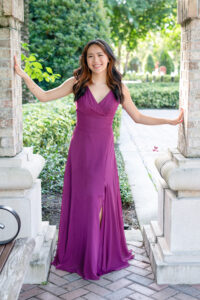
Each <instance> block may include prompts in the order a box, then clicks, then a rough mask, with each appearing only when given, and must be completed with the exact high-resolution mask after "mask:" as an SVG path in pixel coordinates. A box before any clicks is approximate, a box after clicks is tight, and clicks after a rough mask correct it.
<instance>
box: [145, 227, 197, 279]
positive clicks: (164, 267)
mask: <svg viewBox="0 0 200 300" xmlns="http://www.w3.org/2000/svg"><path fill="white" fill-rule="evenodd" d="M142 234H143V238H144V245H145V248H146V250H147V253H148V256H149V259H150V263H151V267H152V270H153V273H154V275H155V280H156V283H157V284H200V253H197V254H196V256H193V254H188V255H186V254H184V253H183V254H182V257H179V256H178V255H174V253H172V252H170V251H169V249H168V247H167V245H166V243H165V240H164V238H163V237H158V238H157V239H156V237H155V235H154V231H153V229H152V225H144V227H143V231H142ZM155 240H157V243H156V242H155ZM177 258H179V259H178V260H177Z"/></svg>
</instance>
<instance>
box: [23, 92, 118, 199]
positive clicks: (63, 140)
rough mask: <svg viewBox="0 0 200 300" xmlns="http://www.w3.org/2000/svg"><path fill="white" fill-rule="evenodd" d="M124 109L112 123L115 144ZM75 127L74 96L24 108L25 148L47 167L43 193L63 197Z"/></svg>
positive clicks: (44, 174)
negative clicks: (65, 172)
mask: <svg viewBox="0 0 200 300" xmlns="http://www.w3.org/2000/svg"><path fill="white" fill-rule="evenodd" d="M121 110H122V108H121V105H119V106H118V109H117V112H116V114H115V117H114V120H113V132H114V141H115V142H116V141H117V139H118V137H119V126H120V119H121V118H120V116H121ZM75 126H76V105H75V103H74V100H73V96H72V95H70V96H68V97H66V98H63V99H62V100H56V101H52V102H51V101H50V102H47V103H41V102H39V103H34V104H24V105H23V142H24V147H30V146H33V152H34V153H39V154H41V155H42V156H43V157H44V158H45V160H46V164H45V167H44V168H43V170H42V172H41V173H40V176H39V178H41V180H42V193H43V194H47V193H61V192H62V187H63V178H64V170H65V164H66V161H67V155H68V150H69V145H70V141H71V137H72V133H73V130H74V128H75Z"/></svg>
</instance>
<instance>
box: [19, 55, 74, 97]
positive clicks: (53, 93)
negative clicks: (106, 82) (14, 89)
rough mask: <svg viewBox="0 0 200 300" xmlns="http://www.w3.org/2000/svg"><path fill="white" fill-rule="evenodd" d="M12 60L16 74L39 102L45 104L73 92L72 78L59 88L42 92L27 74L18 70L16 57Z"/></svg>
mask: <svg viewBox="0 0 200 300" xmlns="http://www.w3.org/2000/svg"><path fill="white" fill-rule="evenodd" d="M14 59H15V71H16V73H17V74H18V75H19V76H21V77H22V78H23V79H24V81H25V83H26V85H27V87H28V88H29V90H30V91H31V93H32V94H33V95H35V97H36V98H37V99H38V100H39V101H41V102H47V101H51V100H56V99H59V98H62V97H64V96H67V95H69V94H70V93H72V92H73V90H72V87H73V85H74V83H75V81H76V80H75V78H74V76H72V77H70V78H68V79H67V80H65V81H64V82H63V83H62V84H61V85H60V86H58V87H56V88H54V89H51V90H49V91H44V90H43V89H41V88H40V87H39V86H38V85H37V84H36V83H35V82H34V81H33V80H32V79H31V78H30V77H29V76H28V74H27V73H26V72H24V71H23V70H22V69H21V68H20V66H19V65H18V63H17V58H16V56H14Z"/></svg>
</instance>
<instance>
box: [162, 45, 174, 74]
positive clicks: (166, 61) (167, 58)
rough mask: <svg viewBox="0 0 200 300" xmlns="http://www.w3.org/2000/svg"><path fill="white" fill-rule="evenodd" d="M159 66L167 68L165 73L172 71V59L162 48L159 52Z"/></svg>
mask: <svg viewBox="0 0 200 300" xmlns="http://www.w3.org/2000/svg"><path fill="white" fill-rule="evenodd" d="M159 66H165V67H166V68H167V72H166V73H167V74H171V72H174V64H173V61H172V59H171V57H170V55H169V54H168V52H167V51H166V50H163V51H162V52H161V54H160V59H159Z"/></svg>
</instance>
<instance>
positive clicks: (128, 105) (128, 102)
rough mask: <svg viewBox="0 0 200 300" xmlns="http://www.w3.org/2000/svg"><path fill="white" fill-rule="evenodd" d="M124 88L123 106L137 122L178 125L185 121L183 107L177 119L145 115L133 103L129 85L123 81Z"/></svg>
mask: <svg viewBox="0 0 200 300" xmlns="http://www.w3.org/2000/svg"><path fill="white" fill-rule="evenodd" d="M122 90H123V94H124V103H123V104H122V107H123V108H124V109H125V110H126V112H127V113H128V114H129V116H130V117H131V118H132V119H133V120H134V121H135V122H136V123H140V124H144V125H161V124H170V125H177V124H178V123H181V122H182V121H183V119H182V118H183V114H184V110H183V108H181V112H180V113H179V116H178V118H176V119H173V120H171V119H163V118H154V117H150V116H146V115H143V114H142V113H141V112H140V111H139V110H138V109H137V107H136V105H135V104H134V103H133V101H132V99H131V96H130V92H129V90H128V88H127V86H126V85H125V84H124V83H122Z"/></svg>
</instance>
